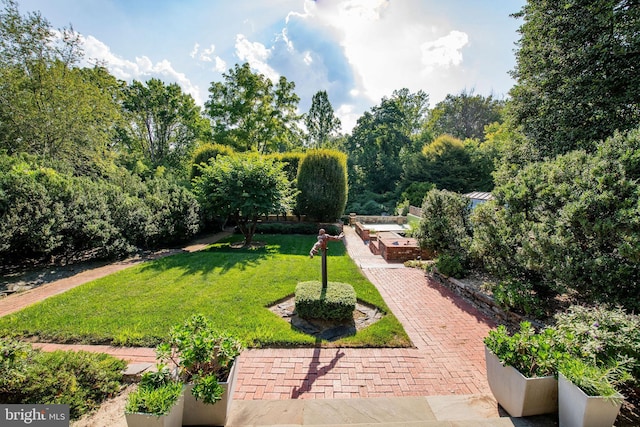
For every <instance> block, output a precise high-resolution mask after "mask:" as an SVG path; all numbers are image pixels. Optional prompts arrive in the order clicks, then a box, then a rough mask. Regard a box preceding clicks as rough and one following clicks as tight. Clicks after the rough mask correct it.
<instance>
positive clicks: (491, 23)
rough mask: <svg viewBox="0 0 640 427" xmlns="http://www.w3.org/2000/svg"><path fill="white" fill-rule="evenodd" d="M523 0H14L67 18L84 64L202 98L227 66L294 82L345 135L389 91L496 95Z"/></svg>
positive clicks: (438, 97) (433, 100) (305, 103)
mask: <svg viewBox="0 0 640 427" xmlns="http://www.w3.org/2000/svg"><path fill="white" fill-rule="evenodd" d="M525 2H526V0H491V1H481V0H316V1H313V0H18V5H19V8H20V11H21V13H22V14H25V13H27V12H36V11H39V12H40V13H41V15H42V16H43V17H44V18H46V19H47V20H48V21H49V22H50V23H51V26H52V27H53V28H55V29H61V28H63V27H69V26H73V29H74V30H75V31H77V32H78V33H79V34H80V35H81V36H82V39H83V42H84V43H83V47H84V51H85V58H86V59H85V60H86V61H87V64H83V65H90V64H95V63H96V62H98V61H99V62H101V63H105V64H106V65H107V67H108V69H109V71H110V72H111V74H113V75H114V76H115V77H117V78H119V79H122V80H126V81H128V82H131V81H132V80H138V81H141V82H146V81H147V80H149V79H151V78H154V77H155V78H159V79H161V80H163V81H164V82H166V83H174V82H175V83H178V84H179V85H180V86H181V87H182V90H183V92H186V93H189V94H191V95H192V96H193V98H194V99H195V101H196V103H198V104H199V105H201V106H204V103H205V102H206V100H207V99H208V96H209V92H208V89H209V87H210V86H211V83H212V82H219V81H224V76H223V74H228V72H229V70H230V69H232V68H233V67H234V66H235V64H243V63H245V62H248V63H249V64H250V65H251V67H252V69H253V70H254V71H255V72H259V73H262V74H264V75H265V76H267V77H269V78H271V79H272V80H273V81H274V83H275V82H277V80H278V78H279V77H280V76H285V77H286V78H287V80H288V81H292V82H294V83H295V93H296V94H297V95H298V96H299V97H300V103H299V112H300V113H306V112H308V111H309V108H310V106H311V99H312V97H313V95H314V94H315V93H317V92H318V91H321V90H324V91H326V92H327V94H328V97H329V101H330V102H331V105H332V106H333V109H334V111H335V113H336V115H337V116H338V117H339V118H340V120H341V121H342V132H343V133H350V132H351V130H352V128H353V126H354V125H355V124H356V121H357V119H358V118H359V117H360V116H361V115H362V114H363V113H364V112H365V111H369V110H370V109H371V108H372V107H374V106H376V105H379V104H380V102H381V100H382V98H383V97H387V98H388V97H391V96H392V94H393V91H394V90H400V89H403V88H407V89H409V90H410V91H411V92H412V93H415V92H417V91H419V90H422V91H424V92H425V93H427V95H429V107H430V108H433V107H434V106H435V105H436V104H437V103H438V102H440V101H442V100H444V99H445V97H446V96H447V95H448V94H451V95H457V94H460V93H462V92H463V91H466V92H467V93H470V92H473V93H475V94H479V95H483V96H489V95H491V96H493V97H494V98H498V99H503V98H506V97H507V95H508V92H509V90H510V89H511V87H512V86H513V84H514V81H513V79H512V78H511V77H510V76H509V71H510V70H512V69H513V68H514V66H515V56H514V51H515V49H516V44H515V43H516V42H517V41H518V39H519V35H518V32H517V30H518V28H519V26H520V25H521V24H522V22H521V21H520V20H518V19H515V18H513V17H511V16H510V14H512V13H515V12H518V11H519V10H520V9H521V8H522V6H524V4H525Z"/></svg>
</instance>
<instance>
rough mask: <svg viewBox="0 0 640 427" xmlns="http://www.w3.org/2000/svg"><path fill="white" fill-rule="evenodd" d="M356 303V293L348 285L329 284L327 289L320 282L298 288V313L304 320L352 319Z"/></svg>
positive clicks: (303, 283) (301, 285)
mask: <svg viewBox="0 0 640 427" xmlns="http://www.w3.org/2000/svg"><path fill="white" fill-rule="evenodd" d="M356 303H357V299H356V292H355V290H354V289H353V286H351V285H349V284H346V283H339V282H328V283H327V288H326V289H323V288H322V283H321V282H318V281H313V282H301V283H298V285H297V286H296V312H297V313H298V316H300V317H302V318H306V319H325V320H344V319H351V318H353V311H354V310H355V309H356Z"/></svg>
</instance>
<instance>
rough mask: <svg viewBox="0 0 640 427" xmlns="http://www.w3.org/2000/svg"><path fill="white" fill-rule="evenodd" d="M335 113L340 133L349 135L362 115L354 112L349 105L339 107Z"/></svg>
mask: <svg viewBox="0 0 640 427" xmlns="http://www.w3.org/2000/svg"><path fill="white" fill-rule="evenodd" d="M335 113H336V116H337V117H338V118H340V123H341V125H342V126H341V132H342V133H351V131H352V130H353V128H354V127H355V125H356V123H357V122H358V119H359V118H360V116H361V115H362V113H361V112H356V111H355V108H354V106H353V105H351V104H342V105H340V106H339V107H338V109H337V110H336V112H335Z"/></svg>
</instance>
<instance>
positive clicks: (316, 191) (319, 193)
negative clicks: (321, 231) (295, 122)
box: [297, 150, 348, 222]
mask: <svg viewBox="0 0 640 427" xmlns="http://www.w3.org/2000/svg"><path fill="white" fill-rule="evenodd" d="M298 190H300V193H299V194H298V203H297V205H298V211H299V212H300V213H301V214H302V215H307V217H308V218H310V219H312V220H315V221H321V222H331V221H335V220H337V219H338V218H340V216H341V215H342V214H343V212H344V208H345V206H346V204H347V193H348V185H347V155H346V154H344V153H341V152H339V151H335V150H312V151H309V152H308V153H307V155H306V156H305V157H304V159H303V160H302V162H301V163H300V167H299V169H298Z"/></svg>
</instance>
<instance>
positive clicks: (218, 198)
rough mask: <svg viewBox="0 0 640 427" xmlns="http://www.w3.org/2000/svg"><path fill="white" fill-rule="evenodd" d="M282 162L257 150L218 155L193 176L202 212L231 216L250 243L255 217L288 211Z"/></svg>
mask: <svg viewBox="0 0 640 427" xmlns="http://www.w3.org/2000/svg"><path fill="white" fill-rule="evenodd" d="M283 168H284V165H283V164H282V163H279V162H276V161H275V160H274V159H273V158H271V157H267V156H261V155H258V154H256V153H250V154H236V155H231V156H218V157H216V158H215V159H214V160H213V161H211V162H210V163H209V164H208V165H207V166H205V167H203V168H202V169H201V175H200V176H198V177H196V178H195V179H194V191H195V193H196V194H197V195H198V198H199V200H200V204H201V206H202V208H203V209H204V210H205V213H207V214H209V215H210V216H218V217H221V218H223V219H225V220H226V218H231V219H233V221H234V223H235V224H236V225H237V226H238V228H239V229H240V231H241V232H242V234H243V236H244V239H245V245H250V244H251V241H252V240H253V235H254V234H255V231H256V226H257V224H258V219H259V218H260V217H261V216H264V215H268V214H270V213H273V212H287V211H288V210H290V209H291V207H292V203H293V192H292V189H291V187H290V186H289V181H288V180H287V176H286V173H285V172H284V170H283Z"/></svg>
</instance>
